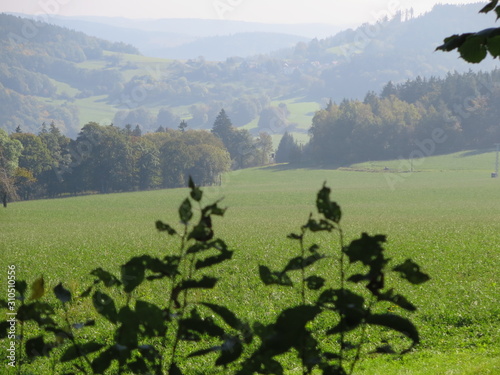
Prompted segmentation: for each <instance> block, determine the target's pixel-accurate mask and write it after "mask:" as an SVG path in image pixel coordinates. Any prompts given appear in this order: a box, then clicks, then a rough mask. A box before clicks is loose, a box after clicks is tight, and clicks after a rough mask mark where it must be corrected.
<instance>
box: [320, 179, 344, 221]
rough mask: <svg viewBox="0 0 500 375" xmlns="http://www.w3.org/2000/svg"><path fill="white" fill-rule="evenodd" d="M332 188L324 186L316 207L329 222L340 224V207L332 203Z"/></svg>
mask: <svg viewBox="0 0 500 375" xmlns="http://www.w3.org/2000/svg"><path fill="white" fill-rule="evenodd" d="M330 192H331V190H330V188H328V187H326V183H325V184H323V188H322V189H321V190H320V191H319V192H318V196H317V198H316V207H317V208H318V212H319V213H320V214H323V215H324V216H325V217H326V218H327V219H328V220H331V221H333V222H334V223H337V224H338V223H339V222H340V219H341V217H342V212H341V210H340V206H339V205H338V204H337V203H336V202H332V201H330Z"/></svg>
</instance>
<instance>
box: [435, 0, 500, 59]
mask: <svg viewBox="0 0 500 375" xmlns="http://www.w3.org/2000/svg"><path fill="white" fill-rule="evenodd" d="M498 1H499V0H491V1H490V2H489V3H488V4H487V5H486V6H484V7H483V8H482V9H481V10H480V11H479V13H489V12H491V11H492V10H494V11H495V13H496V14H497V19H498V18H500V5H498ZM454 49H457V50H458V52H459V53H460V57H462V58H463V59H464V60H465V61H467V62H470V63H475V64H477V63H480V62H481V61H483V60H484V59H485V58H486V56H487V55H488V53H489V54H490V55H491V56H492V57H493V58H496V57H499V56H500V28H498V27H497V28H488V29H484V30H481V31H478V32H475V33H465V34H454V35H452V36H449V37H447V38H446V39H444V43H443V44H442V45H440V46H439V47H437V48H436V50H441V51H445V52H449V51H453V50H454Z"/></svg>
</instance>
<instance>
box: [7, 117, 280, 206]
mask: <svg viewBox="0 0 500 375" xmlns="http://www.w3.org/2000/svg"><path fill="white" fill-rule="evenodd" d="M272 151H273V149H272V140H271V137H270V136H269V134H267V133H261V134H260V135H259V137H258V138H253V137H252V136H251V135H250V133H249V132H248V131H247V130H241V129H237V128H235V127H234V126H233V125H232V123H231V120H230V119H229V117H228V116H227V115H226V113H225V111H224V110H221V112H220V113H219V115H218V116H217V119H216V121H215V122H214V125H213V128H212V130H211V131H206V130H189V129H188V124H187V123H186V122H185V121H182V122H181V124H180V125H179V129H178V130H173V129H158V131H157V132H154V133H147V134H144V135H143V134H141V130H140V127H139V126H136V127H135V129H132V127H131V126H130V125H128V126H126V127H124V128H120V127H117V126H113V125H107V126H104V125H100V124H98V123H95V122H91V123H88V124H86V125H85V126H84V127H83V128H82V129H81V132H80V133H79V134H78V137H76V139H74V140H72V139H70V138H68V137H66V136H64V135H63V134H62V133H61V132H60V130H59V128H58V127H57V126H56V125H55V124H54V123H52V124H51V125H50V126H49V127H47V126H46V125H43V126H42V130H41V131H40V133H39V134H38V135H35V134H31V133H23V132H22V130H21V128H20V127H18V128H17V130H16V132H15V133H12V134H10V136H9V135H8V134H7V133H6V132H5V131H3V130H1V131H0V192H1V197H2V199H3V201H4V202H6V200H7V197H10V198H11V199H12V198H16V197H20V198H21V199H30V198H35V197H45V196H49V197H53V196H57V195H61V194H68V193H70V194H78V193H83V192H89V191H97V192H101V193H109V192H117V191H134V190H146V189H156V188H173V187H182V186H185V185H186V183H187V180H188V177H189V176H191V177H192V178H193V180H194V181H196V183H197V184H199V185H212V184H217V183H219V181H220V176H221V174H222V173H224V172H226V171H228V170H230V169H231V168H233V169H238V168H247V167H252V166H258V165H264V164H267V163H269V161H270V158H271V155H272Z"/></svg>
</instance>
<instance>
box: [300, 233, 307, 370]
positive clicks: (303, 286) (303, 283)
mask: <svg viewBox="0 0 500 375" xmlns="http://www.w3.org/2000/svg"><path fill="white" fill-rule="evenodd" d="M304 234H305V229H304V228H302V235H301V236H300V256H301V257H302V267H301V291H300V296H301V299H302V305H305V304H306V281H305V280H306V270H305V264H304V259H305V255H306V252H305V249H304ZM300 342H301V346H300V352H301V353H300V360H301V362H302V363H301V364H302V375H307V370H306V366H305V365H304V351H305V342H304V339H303V338H302V340H300Z"/></svg>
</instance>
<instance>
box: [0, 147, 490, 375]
mask: <svg viewBox="0 0 500 375" xmlns="http://www.w3.org/2000/svg"><path fill="white" fill-rule="evenodd" d="M456 159H459V160H458V161H457V160H456ZM494 160H495V159H494V153H493V152H484V153H478V152H469V153H460V154H452V155H445V156H437V157H433V158H427V159H425V160H422V163H420V164H419V166H418V168H416V171H415V172H414V173H399V172H398V171H397V169H398V168H397V163H398V162H387V163H384V162H379V163H365V164H363V165H356V166H352V169H351V170H324V169H289V168H288V167H287V166H286V165H274V166H268V167H262V168H256V169H249V170H243V171H234V172H232V173H230V174H228V175H226V176H225V178H224V180H223V183H222V185H221V186H218V187H207V188H205V189H204V191H205V202H210V201H212V200H215V199H219V198H221V197H224V200H223V204H222V205H223V206H224V205H225V206H227V207H229V208H228V211H227V212H226V214H225V216H224V217H223V218H217V220H216V221H215V222H214V228H215V232H216V235H217V236H219V237H221V238H223V239H224V240H225V241H226V242H227V243H228V245H229V246H230V248H232V249H234V250H235V255H234V257H233V259H232V260H231V261H229V262H226V263H224V264H222V265H220V266H219V268H217V269H216V270H217V272H219V274H218V276H220V277H221V282H220V283H219V284H218V286H217V287H216V289H215V292H214V294H213V295H212V294H210V295H208V296H207V298H208V299H209V298H215V297H216V299H217V301H218V302H217V303H221V304H224V305H227V306H231V307H232V308H233V309H234V311H235V312H236V313H237V314H238V316H239V317H241V318H244V319H246V320H248V321H250V322H252V321H255V320H260V321H272V320H274V318H275V317H276V315H277V313H278V312H279V311H280V308H281V307H283V306H286V305H289V304H291V303H293V302H292V301H293V300H294V298H295V297H296V296H295V295H293V293H291V291H290V290H288V289H283V288H280V287H277V286H274V287H265V286H263V285H262V283H261V282H260V280H259V277H258V270H257V267H258V265H259V264H267V265H268V266H269V267H270V268H271V269H281V268H282V267H283V265H284V262H285V261H286V260H287V259H289V258H290V257H291V256H293V255H295V254H298V248H297V244H296V243H295V242H293V241H291V240H289V239H287V238H286V235H287V234H288V233H290V232H293V231H295V232H297V231H298V230H299V227H300V225H302V224H304V223H305V222H306V220H307V218H308V215H309V213H310V212H311V211H314V204H315V198H316V192H317V191H318V190H319V189H320V188H321V186H322V184H323V182H324V181H326V182H327V185H328V186H329V187H331V188H332V198H333V199H334V200H336V201H337V202H338V203H339V204H340V206H341V207H342V212H343V219H342V226H343V230H344V232H345V234H346V236H347V239H348V240H351V239H354V238H357V237H358V236H359V235H360V234H361V233H362V232H368V233H369V234H378V233H380V234H385V235H387V238H388V242H387V244H386V249H387V252H388V254H389V255H390V256H391V257H392V258H393V259H394V260H395V261H397V262H401V261H404V260H405V259H406V258H412V259H413V260H415V261H416V262H417V263H418V264H420V266H421V267H422V269H423V271H424V272H426V273H428V274H429V275H430V276H431V280H430V281H429V282H427V283H426V284H423V285H421V286H409V285H406V283H400V284H401V285H398V280H397V279H392V280H389V281H388V283H390V284H393V285H394V286H395V287H396V290H399V291H400V292H401V293H402V294H403V295H405V296H406V297H408V298H409V300H410V301H412V302H413V303H414V304H415V305H417V307H418V311H417V312H415V313H413V314H412V315H411V319H412V321H413V322H414V323H415V324H416V326H417V327H418V328H419V330H420V334H421V339H422V343H421V345H420V346H418V348H417V349H416V350H415V351H413V352H412V353H410V354H407V355H405V356H403V357H399V356H371V357H370V358H369V359H367V360H365V361H363V362H362V363H361V365H360V366H359V368H358V373H360V374H384V375H389V374H394V375H400V374H422V375H423V374H498V373H500V349H499V348H500V304H499V301H500V280H499V278H498V270H499V266H500V215H499V214H500V179H492V178H491V177H490V174H489V173H490V172H491V171H492V168H491V166H492V165H494ZM391 163H394V164H391ZM457 165H458V166H459V167H457ZM385 166H387V167H388V168H390V171H389V172H387V171H386V172H384V171H383V170H381V169H383V168H384V167H385ZM380 167H381V168H380ZM394 178H396V179H394ZM394 181H396V182H394ZM187 193H188V191H187V189H172V190H159V191H150V192H138V193H121V194H109V195H92V196H81V197H74V198H67V199H52V200H39V201H28V202H16V203H12V204H10V205H9V207H8V208H7V209H1V210H0V256H1V259H2V261H1V264H2V265H3V267H5V270H4V274H5V275H6V274H7V265H9V264H15V265H16V267H17V277H18V279H26V280H28V281H29V282H31V281H32V280H34V279H35V278H36V277H38V276H39V275H41V274H43V275H44V277H45V280H46V284H47V288H52V287H54V286H55V285H57V284H58V283H59V281H63V282H64V285H66V286H67V287H69V288H70V289H71V290H72V291H73V292H74V293H79V292H82V291H83V290H84V289H85V288H86V287H87V286H88V285H89V284H90V283H91V281H92V278H91V277H89V276H88V273H89V272H90V271H91V270H92V269H94V268H97V267H103V268H104V269H107V270H109V271H112V272H114V273H115V274H116V275H119V266H120V264H122V263H124V262H125V261H126V260H128V259H129V258H130V257H132V256H135V255H141V254H144V253H147V254H152V255H161V254H166V253H173V252H174V251H176V249H177V246H178V244H177V243H175V241H174V240H173V239H171V238H169V237H167V236H166V235H165V234H160V233H158V232H157V231H156V229H155V226H154V222H155V221H156V220H158V219H161V220H163V221H164V222H167V223H170V224H172V225H173V226H178V227H179V226H180V225H178V218H177V208H178V206H179V204H180V203H181V201H182V200H183V199H184V198H185V197H186V195H187ZM310 240H311V241H317V242H319V243H320V245H321V246H322V247H325V248H326V247H333V248H334V249H335V248H336V246H338V242H337V238H336V237H333V238H327V237H325V236H319V237H315V238H311V239H310ZM332 275H333V276H332V277H335V270H332ZM160 292H161V291H159V290H156V289H155V288H154V287H151V289H148V288H144V289H140V290H138V291H137V293H138V295H139V296H140V298H142V299H150V300H152V301H154V300H155V298H158V296H160V295H161V294H159V293H160ZM214 295H215V297H214ZM202 297H203V296H202V295H200V298H202ZM1 298H4V297H3V296H2V297H1ZM74 314H75V316H77V315H79V314H80V312H77V311H75V312H74ZM212 359H213V358H212ZM209 360H211V358H209ZM287 371H288V372H287V373H290V374H294V373H298V372H296V371H293V370H292V367H290V368H289V369H288V370H287ZM219 373H220V372H219Z"/></svg>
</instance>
